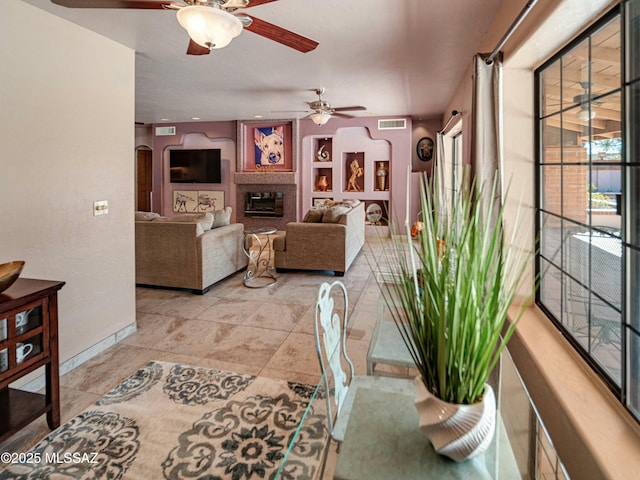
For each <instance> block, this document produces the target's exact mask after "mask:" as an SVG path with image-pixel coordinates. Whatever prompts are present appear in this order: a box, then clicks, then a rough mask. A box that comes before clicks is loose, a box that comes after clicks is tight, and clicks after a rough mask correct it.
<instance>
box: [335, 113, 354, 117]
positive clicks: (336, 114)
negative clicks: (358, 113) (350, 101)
mask: <svg viewBox="0 0 640 480" xmlns="http://www.w3.org/2000/svg"><path fill="white" fill-rule="evenodd" d="M331 116H332V117H340V118H355V117H354V116H353V115H349V114H348V113H340V112H333V113H332V114H331Z"/></svg>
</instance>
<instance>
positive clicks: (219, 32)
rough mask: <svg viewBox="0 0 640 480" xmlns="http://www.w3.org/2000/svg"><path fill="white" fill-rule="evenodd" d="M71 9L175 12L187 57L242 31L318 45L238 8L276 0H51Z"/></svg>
mask: <svg viewBox="0 0 640 480" xmlns="http://www.w3.org/2000/svg"><path fill="white" fill-rule="evenodd" d="M51 1H52V2H53V3H55V4H57V5H62V6H64V7H70V8H135V9H167V10H177V14H176V16H177V19H178V23H180V25H181V26H182V27H183V28H184V29H185V30H187V32H188V33H189V37H190V42H189V47H188V48H187V54H189V55H206V54H208V53H209V52H210V51H211V50H213V49H216V48H223V47H225V46H227V45H228V44H229V43H230V42H231V40H233V39H234V38H235V37H237V36H238V35H240V33H241V32H242V30H243V29H246V30H249V31H250V32H253V33H256V34H258V35H261V36H263V37H266V38H268V39H270V40H273V41H276V42H278V43H281V44H282V45H286V46H287V47H291V48H293V49H295V50H298V51H299V52H302V53H307V52H310V51H312V50H314V49H315V48H316V47H317V46H318V42H316V41H314V40H311V39H309V38H306V37H303V36H302V35H298V34H297V33H294V32H292V31H290V30H286V29H284V28H282V27H279V26H277V25H274V24H272V23H269V22H266V21H264V20H260V19H259V18H256V17H252V16H250V15H247V14H246V13H240V12H236V11H237V10H238V9H241V8H242V9H243V8H249V7H255V6H257V5H263V4H265V3H271V2H275V1H277V0H177V1H175V0H173V1H172V0H51Z"/></svg>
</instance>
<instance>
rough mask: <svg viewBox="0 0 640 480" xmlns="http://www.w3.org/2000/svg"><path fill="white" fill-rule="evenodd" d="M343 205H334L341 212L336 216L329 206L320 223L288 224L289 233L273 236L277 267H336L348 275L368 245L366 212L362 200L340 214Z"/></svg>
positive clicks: (279, 269) (298, 268) (339, 271)
mask: <svg viewBox="0 0 640 480" xmlns="http://www.w3.org/2000/svg"><path fill="white" fill-rule="evenodd" d="M340 207H342V206H340V205H338V206H335V207H331V208H334V211H335V212H336V213H338V215H335V216H333V217H332V216H331V213H332V212H330V211H329V210H330V209H327V211H329V213H326V212H325V213H324V215H323V216H322V215H321V220H320V221H319V222H318V221H317V220H316V221H314V222H310V221H306V222H290V223H288V224H287V226H286V230H285V233H284V234H280V235H277V236H275V237H274V239H273V249H274V251H275V267H276V269H277V270H278V271H282V270H287V269H295V270H333V271H334V272H335V274H336V275H338V276H342V275H344V272H346V271H347V270H348V269H349V267H350V266H351V263H353V260H354V259H355V258H356V256H357V255H358V253H359V252H360V250H361V249H362V247H363V246H364V241H365V211H364V203H361V202H358V203H357V205H355V206H353V207H350V208H349V209H348V211H346V212H345V213H339V210H337V209H338V208H340ZM309 213H311V211H310V212H309ZM309 217H310V215H309V214H307V216H306V218H307V220H309Z"/></svg>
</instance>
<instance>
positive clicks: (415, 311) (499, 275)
mask: <svg viewBox="0 0 640 480" xmlns="http://www.w3.org/2000/svg"><path fill="white" fill-rule="evenodd" d="M438 175H439V172H438V171H436V173H435V175H434V179H435V181H436V182H437V179H438ZM464 177H465V178H467V177H468V171H465V175H464ZM496 178H497V177H496ZM464 183H466V184H469V182H463V184H464ZM496 184H497V182H494V185H493V189H492V192H491V194H492V195H491V197H490V198H494V194H495V192H496ZM432 187H433V185H432V184H431V182H430V181H429V180H428V179H427V177H426V175H425V176H423V177H422V181H421V184H420V199H421V209H420V210H421V212H420V214H419V216H421V221H422V222H423V228H422V229H421V230H420V231H418V232H417V235H416V236H415V238H413V239H412V236H411V234H410V233H411V232H410V226H409V222H408V221H407V222H406V228H407V232H406V236H394V237H393V241H392V247H391V248H389V249H387V250H386V251H385V252H384V253H383V258H384V260H385V262H386V263H387V264H388V265H389V266H390V267H391V268H392V270H393V273H394V281H392V282H388V283H381V284H380V286H381V290H382V293H383V296H384V298H385V301H386V303H387V305H388V307H389V310H390V312H391V315H392V316H393V319H394V321H395V323H396V325H397V327H398V329H399V331H400V334H401V335H402V338H403V340H404V343H405V345H406V347H407V348H408V349H409V352H410V354H411V356H412V357H413V360H414V361H415V364H416V367H417V369H418V371H419V376H418V377H417V378H416V387H417V394H416V407H417V409H418V413H419V415H420V418H421V420H420V428H421V430H422V431H423V433H424V434H425V435H426V436H427V437H428V438H429V440H430V441H431V443H432V444H433V446H434V448H435V449H436V451H438V452H439V453H441V454H443V455H446V456H449V457H450V458H452V459H454V460H456V461H461V460H464V459H466V458H470V457H471V456H475V455H477V454H478V453H481V452H482V451H484V450H486V448H487V447H488V446H489V445H490V443H491V440H492V437H493V434H494V431H495V412H496V403H495V397H494V394H493V390H492V389H491V387H490V386H489V385H488V383H487V381H488V379H489V375H490V374H491V372H492V370H493V369H494V367H495V366H496V364H497V362H498V360H499V357H500V354H501V352H502V351H503V349H504V347H505V346H506V344H507V342H508V341H509V338H510V337H511V335H512V333H513V332H514V329H515V325H516V322H517V321H518V320H519V318H520V316H521V314H522V312H523V310H524V306H525V305H524V303H523V305H522V307H521V308H520V310H519V311H518V314H517V315H516V318H511V323H509V324H508V325H507V322H506V321H507V311H508V309H509V307H510V306H511V304H512V302H513V301H514V299H515V296H516V293H517V290H518V287H519V285H520V284H521V281H522V280H523V276H524V272H525V269H526V264H527V260H528V259H530V257H531V255H530V254H522V253H518V252H521V251H522V250H520V249H518V248H517V247H515V246H514V244H513V241H514V239H508V240H507V241H503V229H502V217H503V213H504V208H500V209H499V210H498V211H497V212H495V211H491V209H489V211H483V207H482V205H483V203H482V202H481V201H480V199H481V197H482V195H483V194H484V193H489V192H483V189H482V188H476V186H475V185H474V184H473V183H471V187H470V188H468V189H466V190H465V191H463V192H462V193H460V194H459V195H458V197H457V198H456V199H454V201H453V202H452V206H451V207H450V208H447V202H446V201H445V199H444V198H443V197H442V196H441V195H440V194H439V192H438V190H439V189H437V188H432ZM407 207H408V205H407ZM407 210H408V208H407ZM515 230H516V229H514V231H515ZM432 410H433V411H432ZM458 420H459V422H458ZM453 424H455V426H454V427H453V429H451V428H444V429H442V428H441V427H451V426H452V425H453Z"/></svg>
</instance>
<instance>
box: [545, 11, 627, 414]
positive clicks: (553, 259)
mask: <svg viewBox="0 0 640 480" xmlns="http://www.w3.org/2000/svg"><path fill="white" fill-rule="evenodd" d="M639 24H640V0H629V1H626V2H623V3H622V5H621V6H617V7H616V8H615V9H614V10H612V11H611V12H609V14H607V15H606V16H605V17H604V18H602V19H601V20H600V21H599V22H597V23H596V24H595V25H593V26H592V27H591V28H590V29H589V30H587V31H586V32H584V33H583V34H582V35H581V36H580V37H579V38H577V39H575V40H574V41H573V42H572V43H571V44H569V45H567V46H566V47H565V48H564V49H563V50H561V51H560V52H559V53H558V54H556V55H555V56H554V57H553V58H552V59H550V60H549V61H548V62H546V63H545V64H544V65H542V66H541V67H540V68H539V69H538V70H536V72H535V80H536V99H537V107H536V112H537V128H536V144H537V146H538V147H537V148H538V152H537V185H538V188H537V202H536V207H537V225H538V234H539V245H538V251H539V254H538V256H537V261H536V268H537V269H538V272H539V274H540V282H541V283H540V289H539V291H538V293H537V298H536V302H537V303H538V305H539V306H540V307H541V308H542V309H543V310H544V311H545V313H546V314H547V315H548V316H549V317H550V318H551V319H552V321H553V322H554V323H555V324H556V325H557V326H558V328H560V330H561V331H562V332H563V333H564V334H565V336H566V337H567V338H568V339H569V340H570V342H571V343H572V344H573V345H574V347H575V348H576V349H577V350H578V351H579V352H580V353H581V354H582V355H583V357H584V358H585V359H586V360H587V362H588V363H589V364H590V365H591V366H592V367H593V368H594V369H595V370H596V371H597V372H598V373H599V374H600V375H601V376H602V377H603V379H604V380H605V381H606V382H607V383H608V385H609V386H610V388H611V389H612V390H613V391H614V392H615V393H616V394H617V395H618V396H619V398H620V400H621V401H622V402H623V403H624V404H625V405H626V406H627V407H628V408H629V409H630V410H631V411H632V412H633V413H634V414H635V415H636V417H637V418H639V419H640V218H639V216H640V170H639V168H640V61H639V59H640V52H639V50H640V47H639V45H640V26H639ZM625 36H626V41H625Z"/></svg>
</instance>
